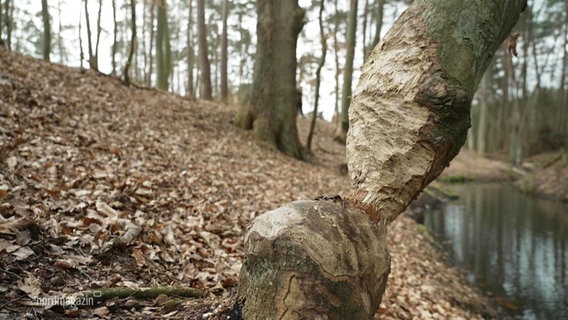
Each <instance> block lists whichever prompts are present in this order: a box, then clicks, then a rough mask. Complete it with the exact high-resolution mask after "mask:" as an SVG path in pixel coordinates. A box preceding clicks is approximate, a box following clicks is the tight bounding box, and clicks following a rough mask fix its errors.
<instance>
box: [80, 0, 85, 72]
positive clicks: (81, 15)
mask: <svg viewBox="0 0 568 320" xmlns="http://www.w3.org/2000/svg"><path fill="white" fill-rule="evenodd" d="M82 26H83V9H81V8H79V61H81V62H80V64H81V69H83V61H84V60H85V51H84V50H83V32H82Z"/></svg>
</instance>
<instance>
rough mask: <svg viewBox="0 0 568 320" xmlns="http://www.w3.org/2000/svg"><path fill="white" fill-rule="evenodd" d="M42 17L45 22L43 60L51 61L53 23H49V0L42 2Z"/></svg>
mask: <svg viewBox="0 0 568 320" xmlns="http://www.w3.org/2000/svg"><path fill="white" fill-rule="evenodd" d="M41 16H42V20H43V45H42V51H43V60H46V61H49V55H50V54H51V22H50V21H49V20H50V19H49V6H48V5H47V0H41Z"/></svg>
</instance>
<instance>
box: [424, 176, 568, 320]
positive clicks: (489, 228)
mask: <svg viewBox="0 0 568 320" xmlns="http://www.w3.org/2000/svg"><path fill="white" fill-rule="evenodd" d="M457 188H458V190H457V191H458V192H459V193H460V195H461V198H460V200H457V201H455V202H450V203H447V204H446V205H444V206H443V207H442V208H441V209H440V210H435V211H431V212H428V213H427V214H426V217H425V218H426V220H425V225H426V227H428V229H429V230H431V231H432V233H433V234H434V235H436V236H437V237H438V239H441V240H443V241H444V242H445V243H446V242H447V246H448V249H449V253H450V255H451V257H452V258H453V261H454V262H455V264H456V265H457V266H458V267H459V268H461V269H462V270H464V271H465V272H466V273H467V274H468V277H469V279H470V280H471V281H474V282H475V283H476V284H477V285H478V286H479V287H480V288H481V289H482V290H484V291H489V292H492V293H493V294H495V295H496V296H501V297H506V299H507V300H508V301H511V302H512V303H513V304H515V305H516V307H517V310H516V312H515V314H518V315H521V316H522V318H523V319H568V267H567V266H568V252H567V251H568V205H567V204H565V203H561V202H556V201H549V200H543V199H536V198H532V197H529V196H526V195H524V194H522V193H520V192H518V191H517V190H516V189H515V188H514V187H512V186H510V185H507V184H466V185H463V186H459V187H457ZM446 240H447V241H446Z"/></svg>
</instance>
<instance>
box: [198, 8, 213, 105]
mask: <svg viewBox="0 0 568 320" xmlns="http://www.w3.org/2000/svg"><path fill="white" fill-rule="evenodd" d="M197 37H198V39H199V70H200V73H201V85H200V87H199V89H200V90H199V93H200V97H201V99H205V100H211V99H213V92H212V91H213V89H212V87H211V67H210V66H209V57H208V55H207V48H208V46H207V27H206V26H205V0H197Z"/></svg>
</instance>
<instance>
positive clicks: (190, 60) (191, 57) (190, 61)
mask: <svg viewBox="0 0 568 320" xmlns="http://www.w3.org/2000/svg"><path fill="white" fill-rule="evenodd" d="M188 6H189V10H188V16H187V95H188V96H189V97H192V98H193V97H195V87H194V86H193V65H194V61H195V51H193V23H192V21H193V0H189V4H188Z"/></svg>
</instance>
